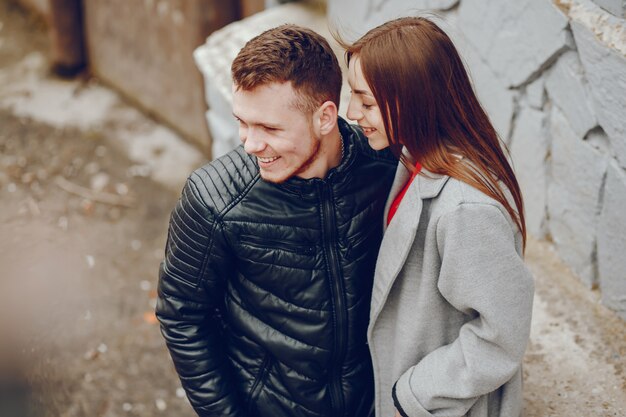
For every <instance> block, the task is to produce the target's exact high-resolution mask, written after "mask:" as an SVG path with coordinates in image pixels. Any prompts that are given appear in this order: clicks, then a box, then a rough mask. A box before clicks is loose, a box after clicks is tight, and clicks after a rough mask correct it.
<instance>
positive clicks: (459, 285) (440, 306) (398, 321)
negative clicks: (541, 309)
mask: <svg viewBox="0 0 626 417" xmlns="http://www.w3.org/2000/svg"><path fill="white" fill-rule="evenodd" d="M409 177H410V173H409V171H408V170H407V169H406V168H405V167H404V166H403V165H402V164H399V165H398V169H397V172H396V178H395V180H394V184H393V186H392V189H391V192H390V194H389V199H388V201H387V207H386V210H385V220H386V219H387V213H388V210H389V206H390V204H391V202H392V201H393V199H394V198H395V196H396V195H397V193H398V192H399V191H400V190H401V189H402V186H403V185H404V184H405V183H406V181H407V180H408V179H409ZM385 223H386V222H385ZM533 293H534V283H533V277H532V275H531V273H530V272H529V270H528V269H527V268H526V266H525V265H524V261H523V256H522V236H521V233H520V232H519V231H518V229H517V227H516V225H515V223H514V222H513V220H512V219H511V217H510V216H509V214H508V213H507V211H506V209H505V208H504V206H502V205H501V204H500V203H498V202H497V201H495V200H493V199H492V198H490V197H488V196H486V195H485V194H483V193H482V192H480V191H478V190H477V189H475V188H473V187H471V186H469V185H467V184H466V183H463V182H461V181H458V180H456V179H453V178H450V177H447V176H439V175H435V174H432V173H429V172H428V171H426V170H422V173H420V175H418V176H417V177H416V178H415V180H414V181H413V183H412V184H411V185H410V187H409V189H408V190H407V192H406V194H405V196H404V198H403V200H402V203H401V204H400V206H399V207H398V211H397V212H396V214H395V216H394V218H393V220H392V222H391V223H390V224H389V226H388V227H387V228H386V231H385V235H384V238H383V242H382V245H381V248H380V252H379V255H378V261H377V265H376V274H375V278H374V287H373V293H372V301H371V313H370V325H369V328H368V342H369V346H370V352H371V355H372V362H373V365H374V377H375V390H376V392H375V394H376V404H375V407H376V417H393V416H394V413H395V406H394V399H393V398H392V391H393V394H394V396H395V399H396V401H397V404H398V405H399V407H400V408H401V409H402V411H403V412H404V414H405V415H406V416H408V417H426V416H446V417H452V416H470V417H487V416H488V417H496V416H497V417H519V416H520V415H521V413H522V357H523V355H524V351H525V349H526V345H527V343H528V339H529V333H530V319H531V310H532V301H533ZM394 385H395V387H394Z"/></svg>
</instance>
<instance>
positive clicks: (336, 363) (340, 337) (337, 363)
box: [319, 182, 347, 416]
mask: <svg viewBox="0 0 626 417" xmlns="http://www.w3.org/2000/svg"><path fill="white" fill-rule="evenodd" d="M319 189H320V195H321V200H322V208H323V218H322V220H323V227H324V251H325V253H326V258H327V259H328V264H329V268H330V281H331V286H330V288H331V291H332V299H333V305H334V314H333V326H334V332H335V340H334V349H333V358H332V367H331V380H330V394H331V401H332V405H333V408H334V410H333V414H334V415H335V416H343V415H344V408H345V405H344V398H343V393H342V390H341V381H340V378H341V365H342V363H343V359H344V356H345V352H344V350H345V349H346V346H345V344H346V335H345V333H346V331H347V330H346V327H347V317H346V316H347V313H346V310H345V301H344V287H343V281H342V279H341V277H342V274H341V270H340V265H339V256H338V255H337V245H336V240H337V237H336V232H337V225H336V219H335V211H334V209H333V206H332V201H331V197H332V194H331V191H330V186H329V185H325V183H323V182H322V183H320V185H319Z"/></svg>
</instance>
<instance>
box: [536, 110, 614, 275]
mask: <svg viewBox="0 0 626 417" xmlns="http://www.w3.org/2000/svg"><path fill="white" fill-rule="evenodd" d="M550 133H551V135H552V172H551V174H552V176H551V179H550V183H549V184H548V215H549V229H550V233H551V235H552V237H553V239H554V242H555V244H556V248H557V251H558V253H559V255H560V256H561V258H563V260H564V261H565V263H567V264H568V265H569V266H570V267H571V268H572V270H573V271H574V272H575V273H576V274H577V275H578V276H579V277H580V278H581V280H582V281H583V282H584V283H585V284H586V285H587V286H589V287H591V286H593V285H594V284H596V283H597V276H596V275H597V274H596V271H597V267H596V263H595V262H596V259H595V257H596V230H597V220H598V219H597V217H598V212H599V200H600V190H601V188H602V183H603V180H604V176H605V173H606V170H607V165H608V160H609V157H608V156H607V155H606V154H603V153H601V152H599V151H598V150H597V149H596V148H594V147H593V146H591V145H590V144H588V143H586V142H584V141H583V140H582V139H581V138H579V137H578V136H577V135H576V133H575V132H574V130H573V129H572V127H571V126H570V125H569V123H568V121H567V118H566V117H565V115H563V113H562V112H561V111H560V110H559V109H558V108H557V107H554V108H553V109H552V114H551V117H550Z"/></svg>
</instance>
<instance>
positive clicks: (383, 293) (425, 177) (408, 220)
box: [368, 164, 449, 333]
mask: <svg viewBox="0 0 626 417" xmlns="http://www.w3.org/2000/svg"><path fill="white" fill-rule="evenodd" d="M410 176H411V174H410V172H409V171H408V170H407V169H406V168H405V167H404V165H402V164H398V169H397V170H396V177H395V179H394V182H393V185H392V188H391V191H390V193H389V197H388V199H387V203H386V205H385V213H384V216H385V217H384V224H387V216H388V213H389V207H390V206H391V204H392V202H393V200H394V199H395V197H396V195H397V194H398V193H399V192H400V190H402V187H403V186H404V184H406V182H407V181H408V179H409V178H410ZM448 179H449V177H448V176H445V175H437V174H433V173H431V172H429V171H427V170H425V169H422V172H421V173H420V174H419V175H418V176H417V177H416V178H415V180H413V183H412V184H411V185H410V186H409V188H408V190H407V192H406V194H405V195H404V198H403V199H402V203H401V204H400V206H399V207H398V211H397V212H396V214H395V215H394V218H393V220H392V221H391V223H390V224H389V226H387V227H386V229H385V234H384V236H383V241H382V243H381V246H380V251H379V253H378V259H377V262H376V272H375V278H374V286H373V288H372V302H371V310H370V328H369V331H368V333H369V332H371V330H372V328H373V326H374V323H375V322H376V319H377V318H378V315H379V314H380V311H381V310H382V307H383V305H384V304H385V301H386V299H387V296H388V295H389V291H390V290H391V287H392V285H393V283H394V281H395V279H396V278H397V276H398V274H399V273H400V271H401V270H402V267H403V266H404V264H405V262H406V259H407V256H408V254H409V251H410V249H411V247H412V246H413V242H414V241H415V235H416V233H417V229H418V227H419V221H420V216H421V214H422V208H423V205H424V203H423V200H424V199H428V198H433V197H436V196H437V195H438V194H439V193H440V192H441V189H442V188H443V186H444V185H445V183H446V182H447V180H448Z"/></svg>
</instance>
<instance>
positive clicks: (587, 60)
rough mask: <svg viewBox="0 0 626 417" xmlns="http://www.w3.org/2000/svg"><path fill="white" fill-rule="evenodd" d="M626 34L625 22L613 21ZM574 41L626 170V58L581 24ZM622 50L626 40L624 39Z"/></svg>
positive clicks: (576, 26)
mask: <svg viewBox="0 0 626 417" xmlns="http://www.w3.org/2000/svg"><path fill="white" fill-rule="evenodd" d="M613 23H615V24H619V25H621V27H622V28H623V29H624V30H625V31H626V21H624V20H621V23H620V22H618V19H615V20H614V21H613ZM572 29H573V31H574V38H575V39H576V44H577V45H578V50H579V53H580V58H581V61H582V64H583V67H584V68H585V74H586V75H587V80H588V81H589V85H590V87H591V95H592V97H593V103H594V107H595V111H596V115H597V118H598V121H599V122H600V125H601V126H602V127H603V128H604V130H605V131H606V133H607V134H608V135H609V138H610V139H611V147H612V149H613V153H614V154H615V155H616V157H617V160H618V162H619V164H620V165H621V167H622V168H626V116H625V115H626V56H624V54H623V53H621V52H620V51H619V50H617V49H615V48H612V47H609V46H606V43H605V42H602V41H600V40H599V38H598V35H597V34H596V33H594V32H592V31H591V30H590V29H589V28H587V27H585V26H583V25H582V24H580V23H577V22H572ZM622 43H623V44H622V45H621V47H624V46H626V45H624V44H625V43H626V41H624V40H622Z"/></svg>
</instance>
